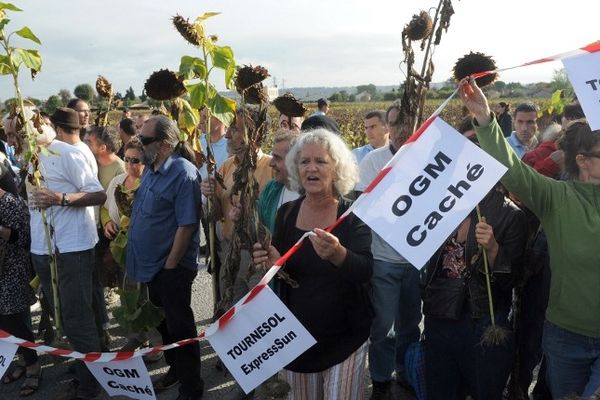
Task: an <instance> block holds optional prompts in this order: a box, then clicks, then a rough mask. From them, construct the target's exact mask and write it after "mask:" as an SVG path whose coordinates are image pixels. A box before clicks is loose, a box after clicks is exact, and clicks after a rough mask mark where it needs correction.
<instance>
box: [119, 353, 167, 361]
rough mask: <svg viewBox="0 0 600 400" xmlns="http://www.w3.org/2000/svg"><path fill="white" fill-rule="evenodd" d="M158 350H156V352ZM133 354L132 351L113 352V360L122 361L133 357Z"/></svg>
mask: <svg viewBox="0 0 600 400" xmlns="http://www.w3.org/2000/svg"><path fill="white" fill-rule="evenodd" d="M159 351H160V350H158V351H156V352H157V353H158V352H159ZM134 355H135V353H134V352H133V351H120V352H118V353H117V354H115V358H113V360H114V361H122V360H129V359H130V358H133V356H134Z"/></svg>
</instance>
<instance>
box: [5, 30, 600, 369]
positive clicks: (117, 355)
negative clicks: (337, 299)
mask: <svg viewBox="0 0 600 400" xmlns="http://www.w3.org/2000/svg"><path fill="white" fill-rule="evenodd" d="M597 51H600V41H598V42H594V43H591V44H589V45H587V46H584V47H581V48H579V49H576V50H573V51H569V52H566V53H561V54H557V55H554V56H551V57H545V58H540V59H538V60H534V61H530V62H527V63H524V64H520V65H517V66H514V67H509V68H503V69H497V70H494V71H485V72H480V73H477V74H474V75H473V77H474V78H479V77H482V76H485V75H489V74H492V73H495V72H501V71H508V70H511V69H515V68H520V67H525V66H529V65H535V64H542V63H545V62H550V61H556V60H561V59H563V58H567V57H574V56H578V55H582V54H586V53H594V52H597ZM457 92H458V89H456V90H455V91H454V92H453V93H452V94H451V95H450V96H449V97H448V98H447V99H446V100H445V101H444V102H443V103H442V104H441V105H440V106H439V107H438V108H437V109H436V110H435V111H434V112H433V114H432V115H431V116H430V117H429V118H428V119H427V120H426V121H425V122H424V123H423V124H422V125H421V126H420V127H419V128H418V129H417V130H416V131H415V132H414V133H413V134H412V135H411V136H410V137H409V138H408V139H407V141H406V142H405V143H404V145H402V147H401V148H400V149H399V150H398V151H397V152H396V154H395V155H394V156H393V157H392V159H391V160H390V161H389V162H388V163H387V164H386V165H385V166H384V167H383V168H382V169H381V171H380V172H379V173H378V174H377V176H376V177H375V178H374V179H373V181H372V182H371V183H370V184H369V185H368V186H367V188H366V189H365V190H364V192H363V193H362V194H361V195H360V196H359V197H358V198H357V199H356V201H355V202H354V203H353V204H352V206H351V207H349V208H348V210H347V211H346V212H344V213H343V214H342V215H341V216H340V217H339V218H338V219H337V220H336V221H335V222H334V223H333V224H332V225H331V226H329V227H328V228H327V229H326V231H327V232H331V231H332V230H333V229H335V228H336V227H337V226H338V225H339V224H341V223H342V222H343V221H344V219H346V217H347V216H348V215H350V213H352V211H353V210H354V209H355V208H356V207H357V206H358V205H359V204H360V201H361V199H363V198H364V196H366V195H368V194H369V193H370V192H371V191H372V190H373V188H374V187H375V186H377V184H379V182H381V180H382V179H383V178H384V177H385V176H386V175H387V174H388V173H389V171H390V170H391V169H392V167H393V166H394V165H395V163H396V161H397V160H398V159H399V156H400V154H402V153H404V152H405V151H406V149H407V148H408V146H409V145H410V144H411V143H413V142H415V141H416V140H417V139H418V138H419V137H420V136H421V135H422V134H423V132H425V130H426V129H427V128H428V127H429V125H431V123H432V122H433V121H434V120H435V119H436V118H437V117H438V116H439V115H440V113H441V112H442V111H443V110H444V108H446V106H447V105H448V103H449V102H450V100H451V99H452V98H453V97H454V96H455V95H456V93H457ZM311 234H312V233H311V232H307V233H305V234H304V235H303V236H302V237H301V238H300V239H299V240H298V241H297V242H296V244H294V246H292V247H291V248H290V249H289V250H288V251H287V252H286V253H285V254H284V255H283V256H281V257H280V258H279V260H277V261H276V262H275V265H273V266H272V267H271V268H270V269H269V270H268V271H267V272H266V274H265V276H264V277H263V278H262V279H261V280H260V282H259V283H258V284H257V285H256V286H255V287H254V288H252V289H251V290H250V291H249V292H248V293H247V294H246V295H245V296H244V297H243V298H242V299H241V300H240V301H238V302H237V303H236V304H235V305H234V306H233V307H231V308H230V309H229V310H227V312H226V313H225V314H223V315H222V316H221V318H219V319H218V321H216V322H215V323H214V324H212V325H211V326H209V327H208V328H207V329H206V330H205V331H203V332H201V333H200V334H199V335H198V336H196V337H195V338H190V339H185V340H180V341H178V342H175V343H171V344H167V345H161V346H156V347H149V348H146V349H142V350H138V351H131V352H114V353H86V354H83V353H79V352H77V351H73V350H65V349H58V348H55V347H51V346H46V345H42V344H38V343H33V342H29V341H27V340H23V339H19V338H17V337H15V336H13V335H11V334H10V333H8V332H5V331H3V330H1V329H0V340H1V341H5V342H9V343H14V344H17V345H19V346H22V347H26V348H29V349H33V350H36V351H38V352H43V353H48V354H52V355H55V356H60V357H66V358H73V359H78V360H83V361H86V362H107V361H122V360H127V359H130V358H133V357H139V356H143V355H146V354H152V353H157V352H159V351H164V350H170V349H173V348H176V347H181V346H185V345H187V344H190V343H194V342H197V341H200V340H203V339H204V338H205V337H207V336H211V335H213V334H214V333H215V332H217V331H219V330H221V329H222V328H223V327H224V326H225V325H227V323H228V322H229V321H231V319H232V318H233V317H234V316H235V315H236V314H237V313H239V312H240V310H241V309H243V308H244V305H245V304H247V303H249V302H250V301H252V299H253V298H254V297H256V295H258V293H260V291H261V290H263V289H264V288H265V287H266V286H267V285H268V284H269V282H270V281H271V279H273V277H274V276H275V274H276V273H277V271H278V270H279V268H281V266H282V265H283V264H285V262H286V261H287V260H288V259H289V258H290V257H291V256H292V255H293V254H294V253H295V252H296V251H298V249H299V248H300V247H302V244H303V243H304V239H305V238H307V237H308V236H310V235H311Z"/></svg>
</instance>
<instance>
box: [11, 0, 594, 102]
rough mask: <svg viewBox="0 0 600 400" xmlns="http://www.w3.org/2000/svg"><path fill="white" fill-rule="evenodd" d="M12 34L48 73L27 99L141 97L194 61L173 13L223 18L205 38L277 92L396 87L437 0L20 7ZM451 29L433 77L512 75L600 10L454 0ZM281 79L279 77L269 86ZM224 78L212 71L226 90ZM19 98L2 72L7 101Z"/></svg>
mask: <svg viewBox="0 0 600 400" xmlns="http://www.w3.org/2000/svg"><path fill="white" fill-rule="evenodd" d="M13 3H14V4H15V5H17V6H18V7H20V8H22V9H23V10H24V11H23V12H19V13H17V12H10V13H9V14H10V15H9V17H10V19H11V22H10V24H9V25H8V29H7V30H8V31H9V32H12V31H14V30H18V29H19V28H21V26H23V25H27V26H29V28H31V30H32V31H33V32H34V33H35V34H36V35H37V36H38V38H40V40H41V41H42V45H41V46H37V45H35V44H33V43H31V42H26V41H24V40H21V39H20V38H17V39H19V40H15V45H17V46H23V47H29V48H39V50H40V52H41V54H42V58H43V66H42V71H41V72H40V74H39V75H38V76H37V78H36V79H35V81H33V82H32V81H31V79H30V77H29V74H28V73H27V72H26V71H24V72H23V73H22V76H21V78H20V82H21V85H22V91H23V93H24V94H25V95H26V96H32V97H36V98H40V99H46V98H47V97H48V96H50V95H52V94H57V93H58V91H59V90H61V89H68V90H69V91H71V92H73V89H74V88H75V86H76V85H78V84H80V83H89V84H92V85H93V84H94V82H95V81H96V78H97V77H98V75H103V76H105V77H106V78H108V80H109V81H110V82H112V84H113V87H114V88H116V90H117V91H118V92H121V93H122V94H124V93H125V90H126V89H127V88H129V87H130V86H131V87H132V88H133V89H134V92H135V93H136V95H140V94H141V92H142V89H143V85H144V82H145V80H146V79H147V78H148V76H150V74H151V73H152V71H156V70H159V69H161V68H170V69H173V70H177V69H178V66H179V60H180V58H181V56H183V55H192V56H194V55H195V56H198V55H199V51H198V49H197V48H195V47H193V46H191V45H189V44H187V42H185V41H184V39H183V38H181V36H180V35H179V33H178V32H177V31H176V30H175V29H174V28H173V25H172V23H171V17H172V16H174V15H175V14H181V15H183V16H184V17H189V18H190V20H193V19H195V17H197V16H199V15H201V14H203V13H204V12H206V11H218V12H221V13H222V14H221V15H218V16H216V17H213V18H211V19H210V20H208V22H207V23H206V32H207V33H209V34H216V35H218V37H219V42H218V44H220V45H228V46H230V47H231V48H232V49H233V51H234V55H235V58H236V61H237V63H238V64H252V65H256V64H259V65H262V66H264V67H266V68H267V69H268V70H269V72H270V74H271V76H272V78H269V80H268V81H267V83H268V84H270V85H272V84H273V83H274V79H275V80H276V82H277V84H278V85H279V88H280V89H281V88H284V87H314V86H330V87H333V86H356V85H362V84H369V83H373V84H375V85H396V84H399V83H400V82H401V81H402V80H403V79H404V75H403V71H402V65H401V61H402V46H401V32H402V29H403V27H404V25H405V24H406V23H407V22H408V21H409V20H410V18H411V16H412V15H413V14H415V13H418V12H419V11H420V10H421V9H425V10H429V9H433V8H434V7H435V6H437V3H438V1H436V0H404V1H398V0H368V1H365V0H363V1H358V0H318V1H317V0H303V1H300V0H254V1H245V0H218V1H216V0H205V1H198V0H196V1H192V0H170V1H159V0H118V1H117V0H103V1H97V0H78V1H76V2H75V1H72V0H52V1H49V0H15V1H13ZM453 5H454V9H455V12H456V13H455V15H454V16H453V17H452V20H451V24H450V28H449V29H448V32H447V33H446V34H444V36H443V38H442V41H441V43H440V45H439V46H438V47H437V48H436V49H435V53H434V58H433V60H434V63H435V71H436V72H435V74H434V78H433V81H434V82H437V81H444V80H446V79H448V78H449V77H450V76H451V70H452V66H453V65H454V63H455V62H456V60H457V59H458V58H460V57H461V56H463V55H464V54H467V53H469V52H470V51H480V52H483V53H485V54H488V55H491V56H493V57H494V59H495V60H496V63H497V65H498V66H499V67H501V68H504V67H511V66H515V65H519V64H522V63H524V62H528V61H532V60H535V59H538V58H542V57H547V56H552V55H554V54H558V53H562V52H566V51H570V50H573V49H576V48H579V47H581V46H584V45H586V44H588V43H591V42H593V41H596V40H599V39H600V32H599V31H598V30H596V29H594V28H593V27H594V26H597V24H598V18H600V2H596V1H589V0H585V1H584V0H570V1H568V2H556V3H548V2H545V1H524V0H503V1H493V2H492V1H487V0H461V1H458V0H454V1H453ZM561 67H562V64H561V63H560V62H552V63H547V64H542V65H537V66H529V67H524V68H518V69H515V70H512V71H507V72H506V73H502V74H501V75H500V79H501V80H503V81H505V82H513V81H519V82H522V83H530V82H538V81H549V80H550V79H551V78H552V74H553V71H554V70H557V69H559V68H561ZM273 77H274V79H273ZM221 81H222V76H217V75H215V77H214V82H215V83H216V84H217V87H218V88H219V89H223V88H224V87H223V85H222V84H221ZM13 96H14V89H13V87H12V84H11V80H10V78H9V77H8V76H0V99H1V100H5V99H7V98H10V97H13Z"/></svg>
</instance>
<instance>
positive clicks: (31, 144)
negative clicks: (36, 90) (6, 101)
mask: <svg viewBox="0 0 600 400" xmlns="http://www.w3.org/2000/svg"><path fill="white" fill-rule="evenodd" d="M5 9H9V10H12V11H21V10H20V9H18V8H17V7H14V6H13V5H12V4H9V3H2V8H1V9H0V17H1V19H2V22H5V23H4V24H3V27H2V28H1V29H0V40H1V43H2V48H3V50H4V53H5V55H6V60H5V62H6V63H7V65H6V70H7V71H8V73H9V74H10V75H11V77H12V82H13V86H14V89H15V97H16V99H17V106H18V107H17V108H18V111H17V116H16V117H15V118H16V119H17V121H18V120H21V121H22V122H23V129H24V136H25V138H24V139H25V142H26V143H27V146H28V151H27V153H26V155H25V160H24V161H25V164H26V165H29V164H30V165H31V166H32V170H31V172H30V173H29V176H28V178H29V180H30V182H31V183H32V184H33V186H34V187H35V188H36V189H39V188H41V187H42V179H43V178H42V174H41V171H40V170H39V153H40V151H41V150H40V148H39V147H38V145H37V141H36V136H37V134H36V132H34V131H33V129H32V126H31V125H32V124H31V123H29V121H28V120H27V114H26V113H25V102H24V100H23V95H22V93H21V88H20V85H19V69H20V67H21V66H22V65H23V64H25V66H26V67H28V68H29V69H30V70H31V76H32V78H33V77H34V76H35V75H36V74H37V72H39V70H40V69H41V64H42V60H41V57H40V56H39V53H38V52H37V51H35V50H27V49H18V48H15V47H12V46H11V45H10V42H9V41H10V37H11V36H12V35H13V34H15V33H16V34H18V35H19V36H21V37H24V38H26V39H29V40H31V41H33V42H35V43H37V44H41V42H40V41H39V39H38V38H37V37H36V36H35V35H34V34H33V33H32V32H31V31H30V30H29V28H27V27H24V28H22V29H21V30H19V31H17V32H12V33H11V34H9V35H8V36H7V35H6V33H5V31H4V27H5V26H6V25H7V24H8V19H7V18H6V12H5V11H4V10H5ZM26 29H27V31H26V32H25V33H23V32H24V31H25V30H26ZM18 32H21V33H18ZM19 52H21V53H22V52H27V53H29V55H36V56H37V57H36V59H35V60H33V61H32V60H27V61H25V60H24V59H23V58H22V57H20V56H19V55H18V53H19ZM40 213H41V217H42V223H43V225H44V239H45V242H46V245H47V247H48V254H49V256H50V275H51V284H52V298H53V303H54V309H53V311H54V312H53V314H54V315H53V316H54V324H55V327H56V330H57V332H58V337H59V338H60V337H62V323H61V315H60V297H59V293H58V267H57V260H56V253H55V251H54V247H53V245H52V233H53V229H52V227H51V226H50V224H49V223H48V218H47V214H46V210H45V209H41V210H40Z"/></svg>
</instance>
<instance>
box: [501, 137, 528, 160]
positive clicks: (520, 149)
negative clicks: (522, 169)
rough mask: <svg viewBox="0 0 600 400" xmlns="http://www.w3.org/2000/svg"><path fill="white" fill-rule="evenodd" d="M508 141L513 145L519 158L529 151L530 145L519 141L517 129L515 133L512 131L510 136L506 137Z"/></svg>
mask: <svg viewBox="0 0 600 400" xmlns="http://www.w3.org/2000/svg"><path fill="white" fill-rule="evenodd" d="M506 141H507V142H508V144H510V147H512V149H513V150H514V151H515V153H517V156H518V157H519V158H523V156H524V155H525V153H527V152H528V151H529V147H527V146H525V145H524V144H522V143H521V142H519V138H518V137H517V133H516V132H515V131H513V133H511V134H510V136H509V137H507V138H506Z"/></svg>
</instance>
